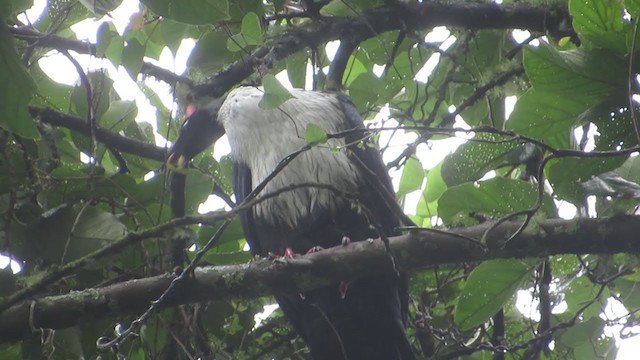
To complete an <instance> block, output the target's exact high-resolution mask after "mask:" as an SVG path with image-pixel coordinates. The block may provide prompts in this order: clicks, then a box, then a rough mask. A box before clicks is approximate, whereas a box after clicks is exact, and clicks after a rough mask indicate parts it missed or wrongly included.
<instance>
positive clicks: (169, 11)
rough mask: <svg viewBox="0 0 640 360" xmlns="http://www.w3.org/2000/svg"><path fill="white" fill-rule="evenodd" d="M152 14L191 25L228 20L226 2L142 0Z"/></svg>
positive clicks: (207, 0) (223, 0) (219, 0)
mask: <svg viewBox="0 0 640 360" xmlns="http://www.w3.org/2000/svg"><path fill="white" fill-rule="evenodd" d="M142 3H144V4H145V5H146V6H148V7H149V8H150V9H151V10H152V11H153V12H155V13H156V14H158V15H161V16H164V17H166V18H169V19H173V20H175V21H179V22H183V23H187V24H192V25H206V24H216V23H217V22H219V21H222V20H227V19H229V2H228V1H227V0H180V2H179V3H176V1H175V0H143V1H142Z"/></svg>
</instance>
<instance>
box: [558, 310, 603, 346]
mask: <svg viewBox="0 0 640 360" xmlns="http://www.w3.org/2000/svg"><path fill="white" fill-rule="evenodd" d="M603 328H604V320H602V319H600V318H599V317H597V316H594V317H592V318H590V319H589V320H587V321H583V322H580V323H577V324H575V325H573V326H571V327H568V328H567V329H565V330H564V331H562V332H561V334H560V336H559V337H558V341H560V342H561V343H562V344H563V345H565V346H567V347H571V348H575V347H579V346H581V345H584V344H589V345H590V344H591V343H592V342H593V341H595V340H596V339H598V338H599V337H600V336H602V330H603Z"/></svg>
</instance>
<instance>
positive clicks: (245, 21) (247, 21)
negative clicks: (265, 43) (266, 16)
mask: <svg viewBox="0 0 640 360" xmlns="http://www.w3.org/2000/svg"><path fill="white" fill-rule="evenodd" d="M241 29H242V36H244V40H245V41H246V42H247V44H249V45H260V44H262V28H261V27H260V18H259V17H258V15H256V13H254V12H249V13H247V14H246V15H245V16H244V17H243V18H242V26H241Z"/></svg>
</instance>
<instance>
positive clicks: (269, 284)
mask: <svg viewBox="0 0 640 360" xmlns="http://www.w3.org/2000/svg"><path fill="white" fill-rule="evenodd" d="M492 225H493V224H492V223H485V224H481V225H477V226H471V227H466V228H458V229H452V230H451V231H450V232H443V231H434V230H413V231H411V232H410V233H409V234H407V235H402V236H397V237H394V238H391V239H390V240H391V241H390V246H391V250H392V252H393V254H394V257H395V261H396V265H397V266H398V268H399V269H401V270H405V271H418V270H420V269H425V268H427V267H430V266H433V265H443V264H454V263H460V262H477V261H484V260H490V259H499V258H525V257H530V258H535V257H544V256H550V255H558V254H614V253H622V252H628V253H633V252H637V251H638V250H637V249H640V237H638V236H637V234H638V233H640V217H635V216H618V217H613V218H607V219H576V220H547V221H544V222H543V223H540V224H537V226H536V227H530V228H529V229H527V230H526V231H524V232H523V233H521V234H520V235H519V236H517V237H516V238H514V239H513V240H511V241H510V242H509V243H507V244H503V243H502V242H503V241H504V239H507V238H509V237H510V236H511V234H513V232H515V231H516V230H517V229H518V227H519V226H520V223H519V222H508V223H504V224H502V225H500V226H498V227H496V228H495V229H493V230H492V231H491V233H490V234H489V236H488V237H487V241H488V244H493V245H492V246H488V247H487V246H485V245H480V244H479V243H478V242H476V241H475V240H473V239H479V238H481V237H482V236H483V234H484V233H485V232H486V231H487V230H488V229H489V228H490V227H491V226H492ZM392 269H393V268H392V264H391V261H390V257H389V254H388V253H387V252H386V250H385V246H384V244H383V243H382V241H380V240H370V241H361V242H355V243H352V244H350V245H349V246H346V247H342V246H340V247H336V248H332V249H327V250H325V251H320V252H317V253H313V254H310V255H306V256H299V257H295V258H293V259H286V260H282V261H271V260H266V259H263V260H256V261H253V262H251V263H249V264H241V265H232V266H209V267H202V268H199V269H197V270H196V271H195V274H194V276H192V277H188V279H187V280H186V281H185V282H184V283H182V284H180V286H178V288H177V289H176V291H174V292H173V293H172V294H169V299H168V301H167V302H166V306H176V305H180V304H187V303H193V302H200V301H208V300H213V299H220V298H231V297H236V298H238V297H241V298H255V297H260V296H267V295H273V294H284V293H298V292H303V291H306V290H309V289H313V288H317V287H320V286H323V285H328V284H332V283H336V282H339V281H341V280H352V279H356V278H359V277H363V276H366V275H371V274H376V273H381V272H389V271H393V270H392ZM173 278H174V275H161V276H155V277H150V278H144V279H138V280H131V281H126V282H123V283H119V284H115V285H111V286H107V287H104V288H97V289H87V290H83V291H76V292H71V293H69V294H66V295H59V296H50V297H45V298H41V299H36V300H31V301H25V302H23V303H19V304H17V305H15V306H13V307H11V308H9V309H7V310H6V311H4V312H3V313H2V314H0V343H5V342H14V341H19V340H20V339H22V338H23V337H25V336H27V335H29V334H30V333H31V332H32V331H37V330H38V329H41V328H45V329H62V328H66V327H70V326H74V325H76V324H78V323H80V322H81V321H83V320H88V319H97V318H105V317H109V316H111V317H115V316H123V315H126V314H139V313H140V312H142V311H144V310H146V309H147V308H148V307H149V305H150V303H151V302H152V301H154V300H155V299H157V298H158V297H159V296H160V295H161V294H162V293H163V292H164V291H165V290H166V289H167V287H168V286H169V284H170V282H171V281H172V279H173ZM347 296H348V295H347Z"/></svg>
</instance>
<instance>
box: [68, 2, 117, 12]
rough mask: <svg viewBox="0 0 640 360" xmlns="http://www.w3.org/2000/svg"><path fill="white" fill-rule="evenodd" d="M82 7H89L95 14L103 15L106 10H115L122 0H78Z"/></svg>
mask: <svg viewBox="0 0 640 360" xmlns="http://www.w3.org/2000/svg"><path fill="white" fill-rule="evenodd" d="M78 1H79V2H80V3H81V4H82V5H84V7H86V8H87V9H89V11H91V12H92V13H94V14H96V15H105V14H107V13H108V12H110V11H112V10H115V8H117V7H118V6H120V4H122V0H78Z"/></svg>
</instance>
